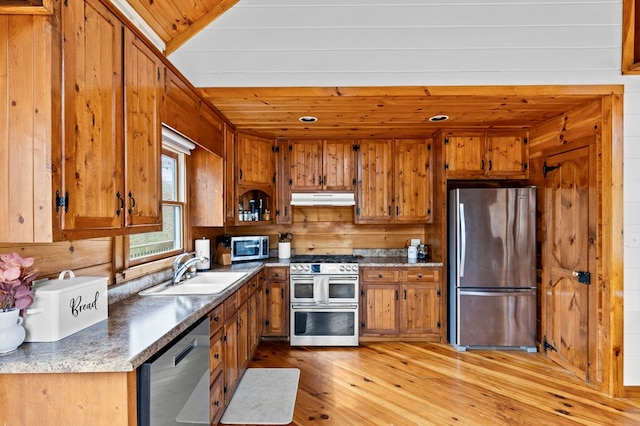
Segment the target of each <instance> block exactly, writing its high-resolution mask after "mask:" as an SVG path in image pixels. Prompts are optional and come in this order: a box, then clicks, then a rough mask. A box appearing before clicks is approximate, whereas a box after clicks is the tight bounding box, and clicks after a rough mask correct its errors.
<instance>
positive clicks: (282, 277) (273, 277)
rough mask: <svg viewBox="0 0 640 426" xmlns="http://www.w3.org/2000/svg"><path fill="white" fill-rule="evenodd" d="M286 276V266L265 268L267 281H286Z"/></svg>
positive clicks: (287, 270)
mask: <svg viewBox="0 0 640 426" xmlns="http://www.w3.org/2000/svg"><path fill="white" fill-rule="evenodd" d="M288 278H289V269H288V268H285V267H282V266H276V267H271V268H267V280H269V281H286V280H287V279H288Z"/></svg>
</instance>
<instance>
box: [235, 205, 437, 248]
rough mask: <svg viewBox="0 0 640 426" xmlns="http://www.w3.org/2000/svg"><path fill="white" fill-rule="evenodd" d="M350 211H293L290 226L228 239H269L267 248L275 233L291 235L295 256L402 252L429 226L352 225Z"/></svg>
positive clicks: (253, 229) (255, 229) (241, 231)
mask: <svg viewBox="0 0 640 426" xmlns="http://www.w3.org/2000/svg"><path fill="white" fill-rule="evenodd" d="M353 219H354V211H353V207H315V206H314V207H301V206H297V207H293V223H292V224H291V225H280V226H277V225H269V226H236V227H230V228H228V229H227V232H228V233H230V234H232V235H269V236H271V240H270V245H271V248H277V246H278V233H279V232H291V233H292V234H293V240H292V241H291V248H292V249H293V250H294V251H295V252H296V253H297V254H311V253H313V254H351V253H352V252H353V249H364V248H394V249H399V248H404V247H405V244H406V242H407V240H409V239H411V238H420V239H421V241H423V242H424V241H425V238H426V233H425V229H426V228H427V227H429V226H432V225H429V224H411V225H398V224H383V225H355V224H354V223H353Z"/></svg>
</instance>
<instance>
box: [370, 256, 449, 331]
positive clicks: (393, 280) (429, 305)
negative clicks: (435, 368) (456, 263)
mask: <svg viewBox="0 0 640 426" xmlns="http://www.w3.org/2000/svg"><path fill="white" fill-rule="evenodd" d="M360 273H361V276H360V278H361V287H362V288H361V292H360V336H361V338H363V340H367V338H370V339H371V340H376V339H395V340H397V339H414V338H415V339H416V340H417V339H419V340H425V341H438V342H439V341H442V331H441V330H442V327H441V325H442V319H441V318H440V315H441V312H442V309H441V303H442V302H441V286H442V284H441V268H439V267H424V268H420V267H407V268H391V267H388V268H367V267H362V268H361V272H360Z"/></svg>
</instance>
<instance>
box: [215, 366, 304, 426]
mask: <svg viewBox="0 0 640 426" xmlns="http://www.w3.org/2000/svg"><path fill="white" fill-rule="evenodd" d="M299 379H300V370H299V369H297V368H249V369H247V371H246V372H245V373H244V376H243V377H242V380H240V384H239V385H238V388H237V389H236V391H235V393H234V394H233V397H232V398H231V401H230V402H229V406H228V407H227V409H226V411H225V412H224V415H223V416H222V420H221V421H220V422H221V423H224V424H255V425H286V424H289V423H291V421H292V420H293V409H294V407H295V405H296V394H297V393H298V381H299Z"/></svg>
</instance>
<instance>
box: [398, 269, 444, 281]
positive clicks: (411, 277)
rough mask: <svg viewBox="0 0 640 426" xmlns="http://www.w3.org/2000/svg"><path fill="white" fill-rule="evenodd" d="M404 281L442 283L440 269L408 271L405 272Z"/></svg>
mask: <svg viewBox="0 0 640 426" xmlns="http://www.w3.org/2000/svg"><path fill="white" fill-rule="evenodd" d="M402 275H403V281H405V282H433V281H440V269H438V268H429V269H412V268H410V269H408V270H406V271H403V273H402Z"/></svg>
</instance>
